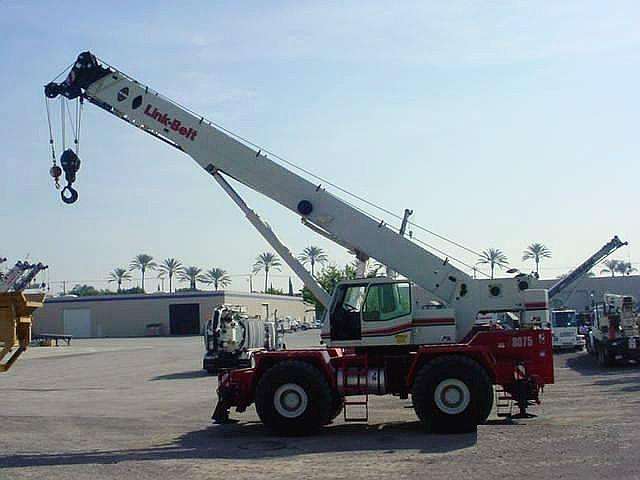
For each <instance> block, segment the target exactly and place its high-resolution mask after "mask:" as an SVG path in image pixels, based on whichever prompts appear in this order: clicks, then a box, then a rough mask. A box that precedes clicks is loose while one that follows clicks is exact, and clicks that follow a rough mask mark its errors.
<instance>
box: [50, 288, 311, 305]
mask: <svg viewBox="0 0 640 480" xmlns="http://www.w3.org/2000/svg"><path fill="white" fill-rule="evenodd" d="M225 296H230V297H240V298H253V299H258V300H261V299H263V300H283V301H298V302H302V301H303V300H302V297H301V296H294V297H290V296H288V295H271V294H265V293H248V292H237V291H233V290H218V291H215V292H206V291H202V292H178V293H149V294H142V293H134V294H126V293H125V294H121V295H96V296H88V297H53V298H47V299H45V303H83V302H119V301H127V300H161V299H173V300H181V299H183V298H215V297H221V298H223V299H224V297H225Z"/></svg>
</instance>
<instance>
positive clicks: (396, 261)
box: [45, 52, 471, 303]
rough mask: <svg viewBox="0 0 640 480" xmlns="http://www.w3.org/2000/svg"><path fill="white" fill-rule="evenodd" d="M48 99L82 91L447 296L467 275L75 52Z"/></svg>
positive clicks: (88, 56) (440, 296) (206, 165)
mask: <svg viewBox="0 0 640 480" xmlns="http://www.w3.org/2000/svg"><path fill="white" fill-rule="evenodd" d="M45 93H46V95H47V96H48V97H49V98H54V97H55V96H57V95H63V96H65V97H67V98H76V97H79V96H81V97H83V98H85V99H87V100H88V101H90V102H92V103H94V104H96V105H98V106H100V107H101V108H103V109H105V110H107V111H108V112H110V113H112V114H114V115H116V116H117V117H119V118H121V119H123V120H125V121H127V122H129V123H131V124H133V125H135V126H136V127H138V128H141V129H143V130H144V131H146V132H147V133H150V134H152V135H154V136H156V137H158V138H160V139H162V140H163V141H165V142H167V143H169V144H171V145H172V146H174V147H176V148H178V149H179V150H182V151H184V152H185V153H187V154H188V155H190V156H191V157H192V158H193V159H194V160H195V161H196V162H197V163H198V164H199V165H200V166H201V167H203V168H204V169H205V170H207V171H209V172H213V171H217V170H219V171H221V172H223V173H224V174H226V175H229V176H230V177H232V178H234V179H235V180H237V181H238V182H240V183H242V184H244V185H246V186H248V187H249V188H251V189H253V190H255V191H257V192H260V193H262V194H264V195H266V196H267V197H269V198H271V199H273V200H275V201H276V202H278V203H280V204H281V205H283V206H285V207H287V208H288V209H289V210H291V211H293V212H295V213H296V214H298V215H300V216H302V217H303V218H304V219H305V220H306V222H308V223H311V224H313V225H315V226H316V227H318V228H320V229H322V230H324V231H326V232H327V233H328V234H330V235H332V236H334V237H336V238H337V239H339V240H340V241H341V242H344V243H346V244H349V245H352V246H353V247H354V248H355V249H357V250H358V251H360V252H363V253H365V254H366V255H368V256H370V257H373V258H376V259H377V260H379V261H380V262H382V263H383V264H385V265H388V266H389V267H391V268H392V269H393V270H394V271H396V272H399V273H400V274H402V275H404V276H406V277H407V278H409V279H411V280H412V281H414V282H415V283H416V284H417V285H419V286H421V287H422V288H424V289H426V290H427V291H429V292H430V293H431V294H432V295H434V296H435V297H436V298H438V299H441V300H443V301H445V302H447V303H448V302H450V301H451V300H452V299H453V298H454V297H455V295H456V290H457V289H458V288H459V286H460V284H461V283H464V282H468V281H469V280H471V279H470V277H469V276H468V275H467V274H466V273H464V272H462V271H461V270H459V269H457V268H455V267H454V266H452V265H451V264H450V263H448V261H446V260H443V259H441V258H439V257H438V256H436V255H434V254H432V253H431V252H428V251H426V250H424V249H423V248H421V247H419V246H418V245H416V244H415V243H413V242H411V241H410V240H408V239H406V238H403V237H402V236H401V235H399V234H398V233H396V232H395V231H393V230H392V229H391V228H389V227H387V226H386V225H385V224H384V223H382V222H378V221H377V220H375V219H373V218H371V217H369V216H367V215H366V214H364V213H362V212H360V211H359V210H358V209H356V208H354V207H352V206H351V205H349V204H347V203H346V202H344V201H342V200H340V199H339V198H337V197H335V196H334V195H332V194H330V193H328V192H327V191H325V189H323V188H322V185H315V184H313V183H311V182H310V181H308V180H306V179H304V178H302V177H301V176H299V175H296V174H295V173H293V172H291V171H289V170H287V169H285V168H284V167H282V166H281V165H279V164H278V163H276V162H274V161H272V160H270V159H269V158H268V157H267V156H266V155H265V154H263V153H262V152H261V151H259V150H256V149H254V148H251V147H250V146H248V145H247V144H246V143H244V142H243V141H241V140H239V139H237V138H235V137H234V136H232V135H230V134H229V133H227V132H225V131H223V130H222V129H220V128H219V127H217V126H215V125H213V124H211V123H210V122H208V121H207V120H205V119H204V118H203V117H200V116H198V115H196V114H194V113H192V112H190V111H189V110H187V109H185V108H183V107H181V106H179V105H178V104H176V103H175V102H173V101H171V100H169V99H167V98H164V97H162V96H161V95H159V94H158V93H156V92H154V91H152V90H151V89H150V88H149V87H146V86H144V85H142V84H140V83H139V82H137V81H135V80H133V79H132V78H130V77H128V76H127V75H125V74H123V73H122V72H120V71H118V70H116V69H114V68H112V67H110V66H107V65H105V64H103V63H100V62H98V60H97V59H96V57H95V56H93V55H92V54H91V53H89V52H84V53H82V54H80V56H79V57H78V59H77V61H76V63H75V64H74V66H73V67H72V69H71V72H70V73H69V75H68V77H67V79H66V80H65V81H64V82H62V83H60V84H55V83H51V84H49V85H47V86H46V87H45Z"/></svg>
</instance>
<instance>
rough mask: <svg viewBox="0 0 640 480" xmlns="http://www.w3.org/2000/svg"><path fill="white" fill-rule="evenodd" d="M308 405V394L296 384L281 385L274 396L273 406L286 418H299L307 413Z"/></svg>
mask: <svg viewBox="0 0 640 480" xmlns="http://www.w3.org/2000/svg"><path fill="white" fill-rule="evenodd" d="M308 404H309V397H308V396H307V392H305V391H304V388H302V387H301V386H300V385H297V384H295V383H286V384H284V385H281V386H280V387H279V388H278V389H277V390H276V392H275V393H274V395H273V406H274V407H275V409H276V411H277V412H278V413H279V414H280V415H282V416H283V417H286V418H296V417H299V416H300V415H302V414H303V413H304V412H305V410H306V409H307V405H308Z"/></svg>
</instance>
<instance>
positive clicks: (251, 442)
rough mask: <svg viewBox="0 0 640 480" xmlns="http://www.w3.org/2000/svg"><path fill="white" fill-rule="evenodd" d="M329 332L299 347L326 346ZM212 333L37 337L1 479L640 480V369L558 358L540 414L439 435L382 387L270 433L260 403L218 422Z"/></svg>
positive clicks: (7, 410)
mask: <svg viewBox="0 0 640 480" xmlns="http://www.w3.org/2000/svg"><path fill="white" fill-rule="evenodd" d="M317 342H318V331H317V330H314V331H308V332H303V333H299V334H293V335H290V336H289V338H288V339H287V344H288V346H289V347H290V348H291V347H296V346H304V345H312V344H317ZM201 354H202V342H201V339H200V338H199V337H186V338H144V339H95V340H77V341H74V342H73V345H72V346H71V347H58V348H33V349H31V350H29V351H28V352H27V353H26V354H25V355H24V356H23V358H22V359H21V361H19V362H18V363H17V364H16V365H15V366H14V368H13V369H12V371H10V372H9V373H7V374H3V375H2V376H0V449H1V450H0V480H4V479H26V478H39V479H41V478H46V479H68V478H74V479H75V478H78V479H85V478H86V479H99V478H114V479H115V478H117V479H122V478H136V479H147V478H149V479H154V480H157V479H164V478H171V479H181V478H198V479H207V478H216V479H218V478H225V479H226V478H229V479H231V478H233V479H234V480H236V479H244V478H247V479H255V478H263V477H270V478H278V479H288V478H297V479H298V478H299V479H302V478H305V479H306V478H361V477H370V478H387V477H388V478H394V479H399V478H409V477H411V478H418V477H419V478H424V477H426V476H427V475H428V476H429V477H431V478H438V477H441V478H466V479H469V478H488V477H494V476H496V477H497V478H552V477H553V478H581V479H588V478H604V477H610V478H616V480H618V479H622V478H640V448H639V447H640V415H639V414H638V408H639V407H640V367H635V366H631V367H618V368H613V369H609V370H603V369H600V368H598V367H597V366H596V364H595V362H594V361H593V360H592V359H591V358H590V357H589V356H588V355H587V354H585V353H575V354H574V353H571V354H562V355H556V357H555V359H556V380H557V383H556V384H555V385H552V386H549V387H548V388H547V390H546V391H545V397H544V399H543V405H542V406H540V407H538V408H536V409H535V411H534V413H537V414H538V417H537V418H534V419H527V420H517V421H513V422H511V423H508V422H503V421H500V420H498V419H497V418H495V417H492V418H491V419H490V421H489V424H487V425H483V426H481V427H480V428H479V429H478V432H477V433H476V434H466V435H426V434H424V433H422V431H421V430H420V426H419V424H418V423H417V422H416V418H415V415H414V412H413V409H412V408H411V405H410V402H408V401H402V400H398V399H396V398H393V397H371V402H370V419H369V424H368V425H365V424H351V423H350V424H345V423H344V422H343V421H342V420H341V419H340V420H338V421H336V422H335V423H334V424H332V425H331V426H329V427H327V428H325V429H324V430H323V431H322V432H321V433H320V434H319V435H316V436H313V437H304V438H295V439H289V438H279V437H275V436H272V435H270V434H268V433H267V432H266V431H265V430H264V428H263V427H262V425H261V424H260V423H259V422H258V419H257V416H256V414H255V410H254V409H253V408H251V409H249V410H248V411H247V412H245V413H244V414H241V415H240V414H236V413H232V417H234V418H236V419H239V420H240V422H239V423H237V424H234V425H224V426H217V425H212V424H211V423H210V416H211V412H212V409H213V406H214V402H215V387H216V381H215V378H213V377H210V376H207V375H206V374H205V373H204V372H203V371H202V370H200V366H201Z"/></svg>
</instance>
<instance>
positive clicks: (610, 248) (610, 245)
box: [549, 235, 628, 298]
mask: <svg viewBox="0 0 640 480" xmlns="http://www.w3.org/2000/svg"><path fill="white" fill-rule="evenodd" d="M625 245H628V242H623V241H622V240H620V239H619V238H618V236H617V235H615V236H614V237H613V238H612V239H611V240H609V241H608V242H607V243H605V244H604V245H603V246H602V248H601V249H600V250H598V251H597V252H596V253H594V254H593V255H591V256H590V257H589V258H587V259H586V260H585V261H584V262H582V263H581V264H580V265H578V266H577V267H576V268H575V269H573V270H572V271H571V272H569V274H568V275H567V276H566V277H564V278H563V279H562V280H560V281H559V282H558V283H556V284H554V285H553V286H552V287H551V288H550V289H549V298H553V297H555V296H556V295H558V294H560V293H561V292H562V291H563V290H565V289H566V288H567V287H568V286H569V285H571V284H572V283H574V282H576V281H578V280H579V279H580V278H581V277H582V276H584V275H586V274H587V273H588V272H589V270H591V269H592V268H593V267H595V266H596V265H597V264H598V263H599V262H601V261H602V260H604V259H605V258H606V257H608V256H609V255H611V254H612V253H613V252H615V251H616V250H618V249H619V248H621V247H624V246H625Z"/></svg>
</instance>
